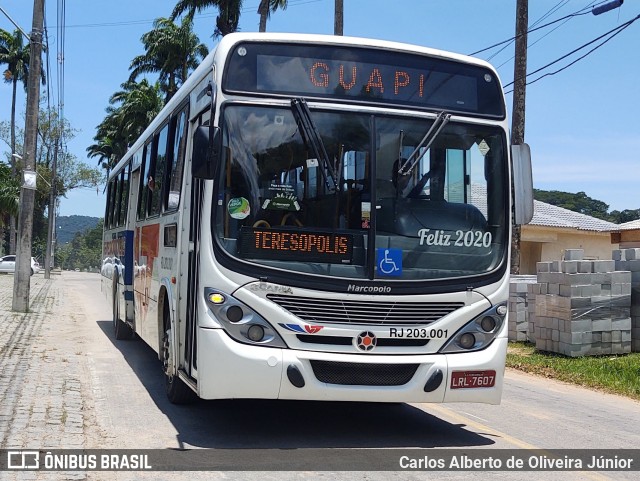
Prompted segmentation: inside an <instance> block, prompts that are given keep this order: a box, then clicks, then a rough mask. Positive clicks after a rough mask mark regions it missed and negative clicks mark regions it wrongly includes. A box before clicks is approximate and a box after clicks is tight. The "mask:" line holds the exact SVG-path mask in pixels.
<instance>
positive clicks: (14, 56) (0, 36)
mask: <svg viewBox="0 0 640 481" xmlns="http://www.w3.org/2000/svg"><path fill="white" fill-rule="evenodd" d="M30 49H31V46H30V44H26V45H25V44H24V42H23V36H22V33H21V32H20V31H19V30H15V31H14V32H13V34H11V33H9V32H7V31H6V30H2V29H0V65H3V64H4V65H6V66H7V68H6V70H5V71H4V73H3V77H4V81H5V82H6V83H10V84H11V86H12V97H11V142H10V146H11V158H10V159H9V164H10V165H11V174H12V176H14V177H15V175H16V170H17V169H16V160H15V158H14V157H13V154H15V153H16V97H17V90H18V82H22V83H23V85H24V87H25V89H26V87H27V80H28V78H29V65H30V57H31V52H30ZM42 83H43V84H44V83H45V75H44V71H42ZM15 231H16V225H15V217H13V216H12V217H11V219H10V232H11V234H10V241H9V251H10V252H11V253H12V254H13V253H14V252H15V248H16V244H15V243H16V238H15Z"/></svg>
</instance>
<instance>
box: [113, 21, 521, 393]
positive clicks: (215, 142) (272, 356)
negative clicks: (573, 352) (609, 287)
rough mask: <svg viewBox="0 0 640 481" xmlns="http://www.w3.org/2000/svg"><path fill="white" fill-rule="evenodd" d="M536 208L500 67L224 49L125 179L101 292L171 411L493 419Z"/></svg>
mask: <svg viewBox="0 0 640 481" xmlns="http://www.w3.org/2000/svg"><path fill="white" fill-rule="evenodd" d="M512 153H513V154H514V155H512ZM516 154H517V155H516ZM512 179H514V181H513V182H512ZM512 186H513V187H514V189H515V196H514V198H515V205H513V206H512V204H513V202H512V196H511V189H512ZM532 206H533V201H532V188H531V167H530V156H529V154H528V149H527V148H526V146H518V147H517V148H514V149H511V148H510V145H509V136H508V124H507V116H506V108H505V100H504V95H503V93H502V87H501V85H500V81H499V79H498V76H497V74H496V72H495V70H494V69H493V68H492V67H491V66H490V65H489V64H487V63H486V62H483V61H480V60H477V59H474V58H469V57H465V56H461V55H457V54H451V53H446V52H442V51H438V50H433V49H428V48H423V47H418V46H411V45H405V44H399V43H392V42H386V41H378V40H371V39H360V38H348V37H331V36H321V35H294V34H254V33H251V34H249V33H247V34H231V35H227V36H225V37H224V38H223V39H222V40H221V41H220V43H219V44H218V46H217V48H216V49H215V51H214V52H212V53H211V54H210V55H209V56H208V57H207V58H206V59H205V60H204V61H203V62H202V64H201V65H200V66H199V68H198V69H197V70H196V71H195V72H194V73H193V74H192V75H191V77H190V78H189V79H188V80H187V81H186V82H185V84H184V85H183V86H182V88H181V89H180V90H179V91H178V93H177V94H176V95H175V96H174V97H173V98H172V99H171V100H170V101H169V102H168V103H167V105H166V106H165V108H164V109H163V110H162V112H161V113H160V114H159V115H158V116H157V118H155V120H153V122H152V123H151V125H150V126H149V127H148V128H147V129H146V131H145V132H144V133H143V135H142V136H141V137H140V138H139V139H138V140H137V141H136V143H135V144H134V145H133V146H132V147H131V148H130V150H129V152H128V153H127V154H126V155H125V157H124V158H123V159H122V160H121V161H120V162H119V163H118V164H117V166H116V167H115V168H114V169H113V171H112V174H111V175H110V178H109V183H108V200H107V208H106V215H105V230H104V259H103V267H102V285H103V291H104V292H105V293H106V294H107V296H108V297H109V299H110V302H111V305H112V306H113V324H114V329H115V337H116V338H117V339H125V338H131V337H133V336H134V335H137V336H139V337H140V338H142V339H143V340H144V341H145V342H146V343H148V344H149V345H150V346H151V347H152V348H153V349H155V350H156V351H157V352H158V356H159V358H160V359H161V360H162V361H163V369H164V374H165V376H166V391H167V395H168V397H169V399H170V400H171V401H172V402H175V403H180V402H186V401H188V400H189V399H190V398H192V397H194V393H195V394H197V396H199V397H201V398H204V399H220V398H263V399H308V400H341V401H379V402H436V403H440V402H457V401H464V402H481V403H492V404H495V403H499V402H500V397H501V392H502V384H503V377H504V365H505V356H506V349H507V322H506V315H507V298H508V292H509V251H510V237H511V236H510V226H511V211H512V207H513V208H514V211H515V214H514V215H515V218H516V222H517V223H526V222H528V220H529V219H530V217H531V215H532Z"/></svg>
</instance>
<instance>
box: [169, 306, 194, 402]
mask: <svg viewBox="0 0 640 481" xmlns="http://www.w3.org/2000/svg"><path fill="white" fill-rule="evenodd" d="M164 312H165V314H164V336H163V338H162V368H163V371H164V387H165V392H166V393H167V397H168V398H169V402H171V403H172V404H189V403H191V402H193V401H194V400H195V393H194V392H193V391H192V390H191V389H190V388H189V386H187V385H186V384H185V383H184V381H182V379H180V378H179V377H178V374H177V373H176V369H175V355H174V354H175V353H174V349H173V344H172V343H173V333H172V331H171V327H170V322H169V314H168V306H167V305H165V310H164Z"/></svg>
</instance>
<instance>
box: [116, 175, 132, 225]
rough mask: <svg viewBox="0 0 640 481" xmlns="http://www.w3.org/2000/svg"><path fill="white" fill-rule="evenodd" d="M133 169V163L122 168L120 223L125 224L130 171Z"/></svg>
mask: <svg viewBox="0 0 640 481" xmlns="http://www.w3.org/2000/svg"><path fill="white" fill-rule="evenodd" d="M130 170H131V164H130V163H129V164H127V165H125V166H124V169H122V179H121V181H120V182H121V185H122V197H121V198H120V219H119V220H118V225H124V224H125V221H126V219H127V208H128V207H129V171H130Z"/></svg>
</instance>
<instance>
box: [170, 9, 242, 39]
mask: <svg viewBox="0 0 640 481" xmlns="http://www.w3.org/2000/svg"><path fill="white" fill-rule="evenodd" d="M209 7H217V8H218V12H219V14H218V16H217V17H216V28H215V30H214V31H213V35H214V37H223V36H225V35H227V34H229V33H233V32H237V31H238V23H239V22H240V11H241V10H242V0H178V3H177V4H176V6H175V7H174V9H173V12H172V13H171V20H175V19H176V18H177V17H179V16H180V15H182V14H183V13H185V12H187V16H188V17H190V18H193V16H194V14H195V13H196V12H198V13H199V12H200V11H201V10H204V9H206V8H209Z"/></svg>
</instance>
